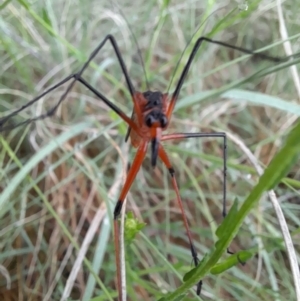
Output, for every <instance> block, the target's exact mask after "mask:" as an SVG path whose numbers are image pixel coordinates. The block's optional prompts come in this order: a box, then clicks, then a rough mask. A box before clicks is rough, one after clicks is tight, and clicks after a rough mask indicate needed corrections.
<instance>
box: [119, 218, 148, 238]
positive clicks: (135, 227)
mask: <svg viewBox="0 0 300 301" xmlns="http://www.w3.org/2000/svg"><path fill="white" fill-rule="evenodd" d="M145 226H146V223H140V222H139V220H138V219H136V218H135V217H134V215H133V213H132V212H129V213H128V214H127V217H126V220H125V229H124V230H125V231H124V237H125V240H126V241H127V242H129V243H130V242H132V241H133V240H134V238H135V236H136V235H137V234H138V233H139V232H140V231H141V230H142V229H143V228H144V227H145Z"/></svg>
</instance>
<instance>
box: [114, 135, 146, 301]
mask: <svg viewBox="0 0 300 301" xmlns="http://www.w3.org/2000/svg"><path fill="white" fill-rule="evenodd" d="M147 147H148V142H147V141H143V142H142V144H141V145H140V146H139V148H138V150H137V153H136V155H135V158H134V160H133V163H132V165H131V167H130V169H129V171H128V175H127V178H126V182H125V184H124V186H123V188H122V190H121V193H120V196H119V200H118V202H117V204H116V206H115V210H114V243H115V252H116V266H117V282H118V294H119V298H118V300H119V301H123V300H122V293H121V292H122V281H121V265H120V255H119V254H120V243H119V237H120V234H119V224H118V217H119V215H120V213H121V209H122V206H123V202H124V200H125V198H126V195H127V193H128V191H129V189H130V187H131V185H132V183H133V181H134V179H135V177H136V174H137V172H138V171H139V169H140V167H141V164H142V162H143V160H144V158H145V155H146V152H147Z"/></svg>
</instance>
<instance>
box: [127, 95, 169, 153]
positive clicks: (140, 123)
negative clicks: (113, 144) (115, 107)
mask: <svg viewBox="0 0 300 301" xmlns="http://www.w3.org/2000/svg"><path fill="white" fill-rule="evenodd" d="M154 93H155V94H156V95H154V98H151V95H153V94H154ZM149 98H150V99H149ZM134 104H135V107H134V113H133V115H132V121H133V122H134V123H135V124H136V125H137V127H138V129H139V133H137V132H136V131H135V130H134V129H132V128H131V130H130V140H131V144H132V146H133V147H135V148H137V147H139V146H140V144H141V142H142V141H145V140H146V141H150V140H151V139H153V138H156V139H158V140H160V138H161V132H162V131H164V130H166V129H167V127H168V118H167V109H168V94H162V93H160V92H149V91H148V92H144V93H141V92H136V93H135V94H134ZM137 112H138V113H137ZM149 116H150V118H152V121H153V122H152V123H151V126H150V127H149V125H147V124H146V120H147V118H148V119H149ZM161 118H163V119H164V120H163V121H164V122H163V124H161V122H160V119H161ZM162 125H163V126H162Z"/></svg>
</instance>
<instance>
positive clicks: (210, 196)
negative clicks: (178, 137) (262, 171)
mask: <svg viewBox="0 0 300 301" xmlns="http://www.w3.org/2000/svg"><path fill="white" fill-rule="evenodd" d="M246 4H247V3H246V2H243V1H241V2H237V1H228V2H226V1H225V2H224V1H207V2H206V3H205V2H203V1H184V2H182V1H170V3H168V2H167V1H164V2H163V1H157V2H155V1H141V2H139V3H138V4H133V3H132V2H131V1H126V0H124V1H120V2H119V5H120V8H121V10H122V14H123V15H125V16H126V19H127V21H126V20H124V16H123V15H122V14H121V13H120V11H119V10H118V9H116V8H115V7H113V6H112V5H111V4H110V1H93V0H91V1H80V0H73V1H58V0H53V1H28V2H27V1H24V0H23V1H19V2H18V1H5V2H4V3H3V4H2V7H1V8H2V9H1V20H0V26H1V31H0V32H1V43H0V45H1V46H0V47H1V57H0V60H1V66H2V68H1V80H0V94H1V102H0V111H1V114H2V112H3V115H4V114H6V113H4V112H6V111H8V110H12V109H13V108H15V107H19V106H21V105H22V104H24V103H26V101H28V100H30V99H32V97H33V96H35V95H38V94H39V93H41V92H42V91H43V90H44V89H46V88H47V87H49V86H51V85H52V84H54V83H56V82H57V81H59V80H60V79H62V78H64V77H65V76H67V75H69V74H70V73H72V72H74V71H76V70H78V69H79V68H80V66H82V64H83V62H84V61H85V59H86V58H87V57H88V55H89V53H90V52H91V51H92V50H93V49H94V48H95V47H96V45H97V44H98V43H99V42H100V41H101V40H102V39H103V38H104V36H105V35H106V34H108V33H110V34H113V35H114V36H115V37H116V39H117V40H118V44H119V46H120V48H121V50H122V53H123V56H124V60H125V62H126V64H127V67H128V69H129V70H130V75H131V77H132V81H133V83H134V85H135V87H136V89H137V90H142V91H143V90H146V89H147V88H146V83H145V76H144V73H143V69H142V67H141V63H140V59H139V56H138V51H137V45H136V44H135V42H134V38H133V36H132V34H131V32H130V30H129V29H128V24H127V22H128V23H129V25H130V27H131V28H132V31H133V33H134V35H135V37H136V39H137V40H138V44H139V47H140V49H141V53H142V56H143V59H144V63H145V69H146V73H147V78H148V81H149V84H150V86H151V89H153V90H155V89H159V90H161V91H166V90H167V89H168V86H169V83H170V79H171V78H172V76H173V71H174V68H175V66H176V64H177V62H178V60H179V58H180V56H181V54H182V51H183V50H184V49H185V46H186V45H187V43H188V42H189V41H190V39H191V37H192V35H193V33H194V32H195V31H196V29H198V28H199V25H200V24H201V25H202V27H200V29H199V30H198V32H197V34H196V37H199V36H201V35H204V34H205V35H207V36H211V37H213V38H215V39H219V40H222V41H227V42H228V43H231V44H235V45H243V46H244V47H247V48H252V49H260V48H262V47H265V46H268V50H267V51H268V53H269V54H270V55H275V56H277V55H282V56H284V55H285V53H284V50H283V47H282V44H277V45H273V44H274V43H275V42H279V41H281V37H280V34H279V30H278V28H279V21H278V13H277V7H276V2H269V1H251V3H248V4H249V7H248V10H243V9H239V8H244V7H245V5H246ZM250 4H251V5H250ZM282 8H283V12H284V18H285V21H286V26H287V30H288V33H289V36H292V35H295V34H297V33H299V24H298V23H299V21H298V16H297V10H295V9H294V8H295V3H294V2H292V1H286V2H285V3H284V4H283V6H282ZM212 12H214V13H213V14H211V13H212ZM207 17H208V19H207ZM196 37H194V38H196ZM298 40H299V37H298V39H297V38H296V39H291V43H292V45H293V48H294V51H295V52H298V51H299V46H298V43H299V42H298ZM189 50H191V46H190V47H188V51H187V53H185V54H184V56H183V62H182V64H180V65H179V69H182V67H183V65H184V62H185V60H186V59H187V56H188V53H189ZM239 57H241V55H240V54H239V53H238V52H236V51H232V50H229V49H224V48H222V47H219V46H216V45H208V44H205V45H203V47H202V48H201V50H200V51H199V55H197V58H196V60H195V63H194V64H193V66H192V68H191V69H190V72H189V76H188V78H187V80H186V82H185V84H184V86H183V89H182V92H181V94H180V100H179V101H178V106H177V110H176V112H175V114H174V117H173V118H172V124H171V126H170V128H169V132H174V131H180V132H181V131H186V132H187V131H192V132H200V131H201V132H210V131H225V132H227V133H228V135H229V142H228V158H229V160H228V161H229V162H228V198H227V199H228V208H229V207H230V205H231V204H232V202H233V200H234V199H235V198H237V199H238V201H240V202H242V201H243V200H244V199H245V197H246V196H247V195H248V194H249V192H250V191H251V189H252V187H253V185H254V184H255V183H256V181H257V174H256V172H255V169H254V168H253V166H252V164H251V163H250V162H249V160H248V159H247V156H246V155H245V152H244V151H243V150H242V149H241V147H240V146H239V145H238V144H237V143H236V139H237V141H242V142H243V143H244V144H245V145H246V146H247V148H248V149H249V150H250V151H251V152H252V153H253V154H254V155H255V157H256V158H257V161H258V162H260V164H261V165H262V166H266V165H267V164H268V162H269V161H270V160H271V158H272V157H273V156H274V154H275V153H276V152H277V151H278V149H279V148H280V146H281V145H282V143H283V142H284V139H285V134H286V133H287V131H288V130H289V129H290V127H291V125H292V123H293V121H294V120H295V117H297V116H298V115H299V112H300V110H299V107H298V105H297V101H298V100H299V96H298V94H297V90H296V88H295V84H294V80H293V78H292V76H291V72H290V70H289V69H287V68H284V69H281V70H279V71H277V72H276V73H272V74H269V75H267V76H265V77H263V78H261V77H259V76H254V77H252V78H251V81H250V80H246V82H245V83H244V84H243V85H242V86H239V87H236V86H235V85H237V84H238V83H239V82H240V81H241V80H243V79H247V78H248V77H250V76H251V75H252V74H255V73H256V72H257V71H259V70H261V69H264V68H266V69H265V70H270V68H272V67H274V63H270V62H265V61H262V60H260V59H254V58H249V57H246V56H243V57H242V58H241V59H238V58H239ZM94 63H95V64H93V65H92V66H91V67H89V68H88V69H87V70H86V71H85V73H84V77H85V78H86V79H87V80H88V81H89V82H91V83H92V84H93V85H94V87H96V88H97V89H99V90H100V91H102V92H103V93H105V94H106V95H107V97H109V98H110V99H112V100H113V101H114V102H115V103H116V104H118V106H120V108H122V109H123V110H124V111H125V112H127V113H128V114H130V112H131V109H132V103H131V100H130V97H129V95H128V94H129V93H128V91H127V89H126V86H125V84H124V78H123V76H122V73H121V71H120V68H119V66H118V64H117V61H116V57H115V55H114V53H113V51H112V49H111V47H110V46H109V45H107V46H105V48H104V49H103V51H101V52H100V53H99V55H98V56H97V57H96V59H95V60H94ZM179 74H180V72H177V73H176V74H175V76H174V80H173V82H172V85H171V90H170V91H172V89H174V87H175V84H176V79H178V77H179ZM64 88H65V87H61V88H59V89H58V90H56V91H55V92H53V93H52V94H50V95H48V96H47V97H45V98H44V99H43V100H41V101H39V102H38V103H37V104H36V105H34V106H32V107H31V108H30V109H28V110H26V111H24V112H22V113H20V114H19V115H18V116H17V118H16V121H22V120H24V118H29V117H31V116H35V115H36V114H40V113H41V112H44V111H45V110H46V109H47V108H51V107H52V106H53V104H54V103H55V102H56V101H57V99H58V97H59V96H60V95H61V93H62V92H63V90H64ZM231 88H232V89H233V88H235V89H234V90H230V89H231ZM236 88H238V89H236ZM246 91H253V93H251V94H250V93H245V92H246ZM224 92H226V93H225V94H222V93H224ZM259 93H261V94H259ZM270 96H274V97H276V98H270ZM125 133H126V125H125V124H124V123H122V122H121V120H120V118H119V117H118V116H116V114H114V113H112V112H111V111H110V110H109V108H107V107H106V106H105V105H104V104H103V103H102V102H101V101H99V100H97V99H96V98H94V95H93V94H91V93H90V92H89V91H87V90H86V89H84V88H83V87H81V86H80V85H79V84H77V85H76V87H75V88H74V89H73V90H72V92H71V93H70V94H69V97H68V98H67V99H66V100H65V102H64V103H63V105H62V106H61V107H60V109H59V110H58V112H57V114H56V116H55V117H53V118H49V119H46V120H44V121H40V122H38V123H36V124H34V125H32V126H29V127H20V128H18V129H15V130H12V131H9V132H6V133H5V134H3V136H2V138H1V149H0V156H1V160H0V162H1V165H0V171H1V172H0V179H1V180H0V190H1V192H2V194H1V198H0V205H1V219H0V222H1V225H0V235H1V244H0V247H1V253H0V256H1V257H0V258H1V260H0V263H1V275H0V281H1V289H0V296H1V299H3V300H61V296H62V295H63V292H64V290H65V288H66V287H68V286H69V283H68V282H67V281H70V278H69V277H70V275H72V274H73V271H72V269H73V268H74V266H76V259H78V252H77V251H76V250H75V249H76V246H77V245H78V246H79V248H81V250H82V249H83V246H87V249H88V251H87V254H86V257H87V258H88V260H90V262H93V264H92V265H93V269H94V271H95V272H96V273H97V274H98V275H99V279H100V280H101V281H102V283H100V284H99V282H98V284H99V285H98V284H96V285H95V284H94V283H93V282H92V281H91V280H90V278H89V277H91V276H92V275H91V271H90V269H88V268H87V267H86V266H82V265H81V266H80V267H79V273H78V275H77V276H76V279H75V282H74V284H73V285H71V292H70V297H69V300H81V299H84V300H90V299H91V298H93V297H95V299H94V300H113V299H115V298H116V291H115V288H116V287H115V283H116V282H115V281H116V279H115V278H116V277H115V269H116V268H115V261H114V247H113V240H112V233H111V227H110V223H109V221H110V217H111V212H112V209H113V203H114V201H115V199H116V197H117V194H118V191H119V189H120V185H121V181H122V178H124V170H126V163H124V161H125V162H126V160H132V158H133V155H134V150H130V152H129V153H128V152H127V148H128V147H127V146H126V145H125V144H124V136H125ZM232 135H234V136H235V137H236V139H235V140H233V139H232V138H231V137H232ZM221 142H222V141H221V140H220V141H218V140H211V139H208V140H205V141H202V140H201V141H199V139H198V140H197V139H190V140H188V141H183V142H180V143H177V142H176V143H171V142H168V143H165V146H166V149H167V150H168V153H169V154H170V157H171V159H172V161H173V163H174V167H175V170H176V172H177V179H178V183H179V186H180V191H181V196H182V198H183V201H184V207H185V210H186V212H187V216H188V218H189V222H190V226H191V229H192V233H193V237H194V239H195V246H196V248H197V250H198V252H199V257H200V258H201V257H202V256H203V254H204V253H206V252H208V251H209V250H210V249H211V248H212V247H213V245H214V241H215V239H216V237H215V234H214V232H215V230H216V227H217V225H218V224H219V223H220V222H221V221H222V216H221V206H222V161H221V156H222V149H221V145H222V144H221ZM298 167H299V166H298ZM298 169H299V168H297V166H295V167H294V170H293V171H292V172H291V173H290V174H289V183H290V186H289V187H287V186H286V185H279V186H278V187H277V189H276V192H277V195H278V198H279V200H280V203H281V205H282V209H283V211H284V214H285V216H286V218H287V221H288V224H289V227H290V230H291V231H292V232H293V238H294V241H295V247H296V250H297V252H298V256H299V252H300V248H299V224H300V222H299V216H300V207H299V198H298V192H297V189H299V184H300V182H299V181H298V180H299V173H298ZM3 196H4V197H3ZM51 208H52V210H51ZM127 210H130V211H133V212H134V215H135V216H136V217H137V218H138V219H139V220H140V221H145V222H146V223H147V225H146V227H145V228H144V229H143V231H142V233H141V234H140V235H138V236H137V238H136V240H135V241H134V242H133V243H132V244H130V245H127V247H126V260H127V262H126V266H127V284H128V300H157V299H158V298H159V297H160V296H161V295H162V294H163V293H165V292H168V291H172V290H174V289H175V288H176V287H178V286H179V285H180V283H181V277H179V278H178V276H177V275H181V276H182V275H184V274H185V273H186V272H187V271H189V270H190V268H191V257H190V251H189V247H188V243H187V239H186V235H185V230H184V227H183V223H182V221H181V217H180V210H179V208H178V206H177V203H176V199H175V194H174V192H173V191H172V189H171V186H170V182H169V178H168V174H167V171H166V170H165V169H163V168H162V167H161V165H160V164H159V165H158V167H157V168H156V169H155V170H152V168H151V167H150V164H149V158H147V159H146V161H145V164H144V168H143V169H142V170H141V172H140V173H139V175H138V177H137V179H136V181H135V183H134V185H133V187H132V189H131V190H130V193H129V195H128V203H127ZM55 212H56V214H55ZM96 212H97V213H96ZM95 216H96V217H97V220H98V222H99V223H100V225H99V227H97V232H96V235H95V236H92V237H91V242H90V243H86V242H84V238H85V237H87V236H88V237H90V236H89V235H90V234H89V230H90V227H91V225H93V223H94V222H95V220H94V218H95ZM62 224H63V225H64V226H65V227H62ZM69 234H71V236H70V235H69ZM72 238H73V239H72ZM297 238H298V240H297ZM297 241H298V244H297ZM73 245H74V246H75V248H73V249H70V246H73ZM257 245H259V246H260V247H261V248H262V249H263V251H261V252H260V253H259V254H258V257H257V258H255V259H252V260H251V261H249V262H248V263H247V264H246V265H245V266H243V267H242V266H240V265H239V266H236V267H234V268H232V269H231V270H229V271H226V272H225V273H223V274H222V275H217V276H208V277H206V278H205V279H204V287H203V295H202V296H203V298H205V299H206V300H255V299H257V300H276V299H277V300H294V299H295V295H294V293H293V282H292V277H291V275H290V268H289V264H288V261H287V257H286V253H285V250H284V245H283V243H282V239H281V233H280V230H279V227H278V223H277V220H276V216H275V215H274V211H273V208H272V206H271V204H270V202H269V200H268V199H267V198H263V199H262V200H261V202H260V203H259V207H257V208H256V209H255V211H253V212H252V214H251V215H249V216H248V217H247V218H246V220H245V222H244V225H243V227H242V229H241V230H240V232H239V234H238V236H237V238H236V239H235V240H234V242H233V243H232V245H231V250H234V251H237V250H240V249H247V248H250V247H253V246H257ZM225 256H226V255H224V257H225ZM163 259H167V260H168V261H169V263H171V265H172V266H173V268H172V269H171V268H170V265H167V264H166V262H165V261H164V260H163ZM68 279H69V280H68ZM9 282H11V289H8V288H7V283H9ZM100 285H101V286H100ZM190 295H191V296H193V292H191V293H190ZM195 298H196V297H194V299H195ZM197 300H198V299H197Z"/></svg>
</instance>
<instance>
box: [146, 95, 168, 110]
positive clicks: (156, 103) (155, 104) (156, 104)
mask: <svg viewBox="0 0 300 301" xmlns="http://www.w3.org/2000/svg"><path fill="white" fill-rule="evenodd" d="M143 96H144V97H145V98H146V99H147V101H148V102H147V104H146V106H145V109H147V110H148V109H153V108H159V109H161V108H162V105H163V103H162V101H163V94H162V93H161V92H159V91H155V92H152V91H146V92H144V93H143Z"/></svg>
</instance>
